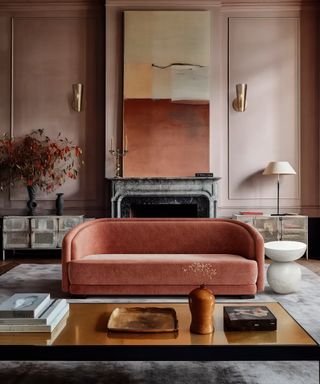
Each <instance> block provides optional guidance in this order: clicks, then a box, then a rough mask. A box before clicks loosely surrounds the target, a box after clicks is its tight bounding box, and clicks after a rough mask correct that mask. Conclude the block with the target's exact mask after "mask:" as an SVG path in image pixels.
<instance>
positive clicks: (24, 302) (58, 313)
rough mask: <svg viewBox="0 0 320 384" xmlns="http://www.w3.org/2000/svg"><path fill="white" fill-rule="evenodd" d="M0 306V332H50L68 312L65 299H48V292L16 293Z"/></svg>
mask: <svg viewBox="0 0 320 384" xmlns="http://www.w3.org/2000/svg"><path fill="white" fill-rule="evenodd" d="M30 298H32V299H30ZM40 298H41V299H42V301H41V299H40ZM16 300H18V302H16ZM17 307H18V308H17ZM0 308H2V309H3V311H1V310H0V332H52V331H53V330H54V329H55V328H56V327H57V326H58V325H59V324H60V322H61V321H62V320H63V319H65V318H66V317H67V314H68V312H69V304H68V303H67V301H66V300H65V299H50V294H16V295H13V296H12V297H11V298H9V299H7V300H6V301H5V302H4V303H2V304H1V305H0ZM22 310H23V312H22V316H19V315H20V313H21V311H22ZM16 311H18V312H16ZM31 313H34V315H33V316H32V317H30V314H31ZM3 314H4V315H3ZM10 315H11V317H8V316H10Z"/></svg>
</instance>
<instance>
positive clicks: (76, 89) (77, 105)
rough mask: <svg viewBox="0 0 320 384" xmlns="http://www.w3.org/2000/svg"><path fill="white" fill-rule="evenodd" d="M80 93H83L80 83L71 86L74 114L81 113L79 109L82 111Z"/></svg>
mask: <svg viewBox="0 0 320 384" xmlns="http://www.w3.org/2000/svg"><path fill="white" fill-rule="evenodd" d="M82 92H83V85H82V84H81V83H77V84H72V93H73V99H72V108H73V109H74V110H75V111H76V112H81V109H82Z"/></svg>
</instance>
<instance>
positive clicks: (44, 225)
mask: <svg viewBox="0 0 320 384" xmlns="http://www.w3.org/2000/svg"><path fill="white" fill-rule="evenodd" d="M31 229H32V231H49V232H50V231H51V232H53V231H56V230H57V229H58V222H57V219H56V218H54V217H43V218H42V217H37V218H34V219H31Z"/></svg>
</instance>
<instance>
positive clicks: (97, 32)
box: [0, 0, 320, 217]
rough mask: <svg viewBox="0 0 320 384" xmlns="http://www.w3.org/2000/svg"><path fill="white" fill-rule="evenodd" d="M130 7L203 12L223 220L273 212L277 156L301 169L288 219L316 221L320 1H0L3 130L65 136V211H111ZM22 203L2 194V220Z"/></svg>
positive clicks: (288, 195)
mask: <svg viewBox="0 0 320 384" xmlns="http://www.w3.org/2000/svg"><path fill="white" fill-rule="evenodd" d="M129 9H137V10H139V9H141V10H146V9H149V10H150V9H153V10H157V9H162V10H163V9H166V10H173V9H174V10H190V11H192V10H209V11H210V14H211V40H212V41H211V47H212V48H211V52H210V55H211V80H210V88H211V100H210V105H211V107H210V108H211V109H210V140H209V141H210V142H209V143H208V145H209V150H210V170H211V171H212V172H214V174H215V175H216V176H219V177H221V180H220V182H219V211H218V214H219V215H220V216H223V215H230V214H232V213H234V212H237V211H239V210H247V209H248V210H249V209H250V210H252V209H261V210H264V211H273V210H274V205H275V196H276V188H275V179H274V178H273V177H262V176H261V171H262V169H263V168H264V167H265V166H266V164H267V162H268V161H271V160H277V159H278V160H288V161H290V162H291V163H292V165H293V166H294V167H295V168H296V170H297V176H284V177H283V180H282V182H283V183H282V188H281V194H282V200H281V205H282V207H284V210H286V211H291V212H297V211H301V212H303V213H306V214H310V215H318V214H319V213H320V210H319V193H320V192H319V183H320V180H319V49H320V48H319V47H320V44H319V40H320V33H319V5H318V2H317V1H316V0H314V1H313V0H309V1H302V0H281V1H277V0H269V1H262V0H252V1H249V2H248V1H244V0H201V1H192V0H171V1H169V0H158V1H155V0H108V1H107V4H106V11H105V8H104V1H103V0H95V1H90V0H87V1H82V0H71V1H65V0H55V1H49V0H44V1H38V0H28V1H25V2H23V1H20V0H13V1H10V2H8V1H6V0H0V127H1V128H0V132H5V133H7V134H10V133H12V134H14V135H20V134H23V133H25V132H27V131H28V130H32V129H38V128H44V129H45V130H46V132H47V133H48V134H50V135H51V136H55V135H56V134H57V132H59V131H62V132H65V133H66V135H67V136H68V137H70V138H71V139H72V140H74V141H75V142H76V143H77V144H80V145H81V146H82V147H83V148H84V152H85V163H86V164H85V166H84V167H83V168H82V170H81V173H80V178H79V180H78V181H76V182H72V183H70V184H69V185H64V186H63V188H62V190H61V192H64V193H65V206H66V212H67V213H85V214H87V215H88V216H93V217H98V216H103V215H105V214H106V212H105V207H106V197H105V188H104V177H105V176H107V177H111V176H113V175H114V159H113V158H112V157H111V156H110V154H109V152H108V151H107V150H106V148H107V149H109V144H110V138H111V137H112V136H113V137H114V139H115V141H116V143H115V144H117V145H118V146H120V143H121V140H122V74H123V65H122V60H123V59H122V58H123V19H122V11H124V10H129ZM105 12H106V16H105ZM105 17H106V22H105ZM105 30H106V34H105ZM104 40H105V43H106V45H105V47H104ZM265 47H268V50H267V49H265ZM105 51H106V60H105V57H104V52H105ZM33 62H34V63H35V65H34V66H33V65H32V63H33ZM30 63H31V64H30ZM55 68H58V69H59V70H58V71H56V70H55ZM39 71H40V72H39ZM41 71H42V72H41ZM288 71H291V72H288ZM105 75H106V99H105V98H104V88H105ZM57 76H58V77H57ZM57 79H58V80H57ZM40 80H41V81H40ZM78 81H82V82H83V84H84V86H85V91H84V110H83V111H82V112H80V113H77V112H73V111H72V110H71V108H70V96H71V92H72V89H71V85H72V84H73V83H75V82H78ZM238 82H246V83H247V84H248V108H247V110H246V111H245V112H243V113H240V112H235V111H234V110H233V108H232V100H233V99H234V97H235V84H236V83H238ZM27 112H28V113H27ZM105 143H107V144H106V145H105ZM26 199H27V194H26V191H25V190H24V189H21V190H19V191H17V190H13V191H11V193H9V192H8V191H7V192H1V193H0V211H1V214H22V213H25V211H26V209H25V204H26ZM39 199H40V204H39V206H40V209H41V213H42V214H43V213H53V212H54V199H55V194H52V195H42V196H40V197H39Z"/></svg>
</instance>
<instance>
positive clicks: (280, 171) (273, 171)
mask: <svg viewBox="0 0 320 384" xmlns="http://www.w3.org/2000/svg"><path fill="white" fill-rule="evenodd" d="M262 174H263V175H267V176H269V175H277V213H274V214H272V216H280V207H279V206H280V175H295V174H296V171H295V170H294V169H293V167H292V166H291V164H290V163H288V162H287V161H271V162H270V163H269V164H268V165H267V167H266V169H265V170H264V171H263V173H262Z"/></svg>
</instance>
